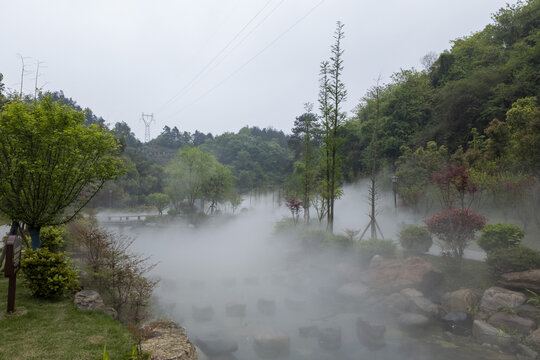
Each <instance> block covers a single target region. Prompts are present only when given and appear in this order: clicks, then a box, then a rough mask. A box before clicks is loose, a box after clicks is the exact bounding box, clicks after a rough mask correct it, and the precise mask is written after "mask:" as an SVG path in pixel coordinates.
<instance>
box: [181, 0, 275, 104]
mask: <svg viewBox="0 0 540 360" xmlns="http://www.w3.org/2000/svg"><path fill="white" fill-rule="evenodd" d="M284 2H285V0H281V1H280V2H279V3H277V5H276V6H274V7H273V8H272V9H271V10H270V12H269V13H268V14H266V16H265V17H264V18H262V19H261V21H259V22H258V23H257V24H256V25H255V26H254V27H252V28H251V30H249V32H248V33H247V34H246V35H245V36H244V37H243V38H242V39H240V41H239V42H237V43H236V45H235V46H234V47H233V48H232V49H230V50H229V51H228V52H227V53H226V54H225V55H224V56H223V57H222V58H221V59H219V61H218V62H217V63H215V64H214V65H213V66H212V67H210V68H209V69H208V71H206V72H205V73H204V74H202V72H200V73H199V74H198V75H201V76H200V77H199V78H198V79H197V80H196V81H192V82H191V84H188V85H186V86H185V87H184V88H183V89H182V90H183V91H182V92H183V94H182V95H184V94H185V93H186V92H187V91H188V90H190V89H192V88H193V87H194V86H195V85H197V84H198V83H199V82H201V81H202V80H203V79H204V78H205V77H206V76H207V75H208V74H210V73H211V72H212V70H214V69H215V68H216V67H218V66H219V64H221V63H222V62H223V61H225V59H226V58H227V57H228V56H229V55H231V54H232V53H233V52H234V50H236V49H237V48H238V47H239V46H240V45H242V44H243V43H244V41H245V40H246V39H247V38H248V37H249V36H250V35H251V34H252V33H253V32H254V31H255V30H257V29H258V28H259V26H261V25H262V24H263V23H264V22H265V21H266V19H268V18H269V17H270V15H272V14H273V13H274V12H275V11H276V10H277V8H279V7H280V6H281V4H283V3H284ZM216 58H217V57H216ZM203 72H204V71H203ZM178 95H180V94H178ZM181 97H182V96H178V98H176V100H178V99H180V98H181ZM176 100H175V101H176Z"/></svg>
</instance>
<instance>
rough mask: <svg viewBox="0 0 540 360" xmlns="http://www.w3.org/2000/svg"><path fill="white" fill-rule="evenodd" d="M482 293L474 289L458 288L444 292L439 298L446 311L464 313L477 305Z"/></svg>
mask: <svg viewBox="0 0 540 360" xmlns="http://www.w3.org/2000/svg"><path fill="white" fill-rule="evenodd" d="M481 298H482V293H481V292H480V291H478V290H475V289H460V290H456V291H452V292H449V293H446V294H444V295H443V297H442V298H441V306H442V308H443V310H444V311H446V312H462V313H466V312H468V311H470V310H472V309H474V308H475V307H477V306H478V303H479V302H480V299H481Z"/></svg>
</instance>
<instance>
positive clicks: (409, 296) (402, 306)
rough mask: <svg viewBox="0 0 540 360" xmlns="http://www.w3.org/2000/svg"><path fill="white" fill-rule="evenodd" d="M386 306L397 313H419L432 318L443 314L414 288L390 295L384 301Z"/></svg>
mask: <svg viewBox="0 0 540 360" xmlns="http://www.w3.org/2000/svg"><path fill="white" fill-rule="evenodd" d="M384 304H386V305H387V306H388V307H390V308H391V309H392V310H394V311H395V312H397V313H403V312H410V313H417V314H421V315H425V316H428V317H430V318H438V317H439V315H440V312H441V311H440V306H439V305H437V304H435V303H433V302H432V301H431V300H429V299H428V298H426V297H424V296H423V294H422V293H421V292H420V291H418V290H415V289H412V288H406V289H403V290H401V291H400V292H399V293H393V294H390V295H389V296H387V297H386V298H385V299H384Z"/></svg>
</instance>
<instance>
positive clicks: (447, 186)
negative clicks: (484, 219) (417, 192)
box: [431, 164, 479, 209]
mask: <svg viewBox="0 0 540 360" xmlns="http://www.w3.org/2000/svg"><path fill="white" fill-rule="evenodd" d="M431 183H432V184H435V185H436V186H437V187H438V188H439V190H440V193H441V200H442V204H443V206H444V207H445V208H447V209H450V208H453V207H454V205H455V204H456V202H457V203H458V205H459V206H460V207H461V208H462V209H469V208H470V206H471V203H472V202H473V200H474V195H475V194H476V193H477V192H478V190H479V188H478V185H476V184H475V183H473V182H472V181H471V178H470V176H469V174H468V173H467V167H466V166H456V165H454V164H451V165H449V166H448V167H447V168H446V170H445V171H443V172H437V173H434V174H433V176H432V178H431ZM467 196H469V201H468V202H466V199H467Z"/></svg>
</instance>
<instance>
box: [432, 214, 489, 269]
mask: <svg viewBox="0 0 540 360" xmlns="http://www.w3.org/2000/svg"><path fill="white" fill-rule="evenodd" d="M486 222H487V219H486V218H485V217H484V216H482V215H480V214H478V213H476V212H474V211H472V210H469V209H452V208H450V209H446V210H444V211H442V212H440V213H437V214H435V215H433V216H432V217H431V218H429V219H427V220H426V221H425V223H426V225H427V228H428V231H429V232H430V233H432V234H434V235H436V236H437V237H438V238H439V239H440V240H441V241H443V245H444V248H445V249H443V251H444V250H446V251H447V252H448V251H449V252H450V253H449V255H451V256H452V257H454V258H455V259H457V260H458V261H461V259H462V258H463V251H464V250H465V247H466V246H467V243H468V242H469V241H471V240H473V239H474V233H475V232H476V231H478V230H481V229H482V228H483V227H484V225H485V224H486Z"/></svg>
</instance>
